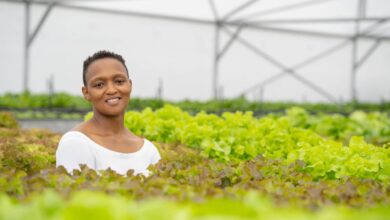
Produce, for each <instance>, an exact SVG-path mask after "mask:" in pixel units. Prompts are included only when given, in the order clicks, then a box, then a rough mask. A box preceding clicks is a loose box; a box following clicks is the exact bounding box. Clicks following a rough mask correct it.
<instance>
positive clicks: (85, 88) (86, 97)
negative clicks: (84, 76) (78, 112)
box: [81, 86, 91, 101]
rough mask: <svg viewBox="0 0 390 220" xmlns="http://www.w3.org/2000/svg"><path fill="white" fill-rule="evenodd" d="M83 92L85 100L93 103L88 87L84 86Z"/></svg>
mask: <svg viewBox="0 0 390 220" xmlns="http://www.w3.org/2000/svg"><path fill="white" fill-rule="evenodd" d="M81 91H82V92H83V96H84V99H86V100H87V101H91V97H90V95H89V92H88V89H87V87H85V86H83V87H82V88H81Z"/></svg>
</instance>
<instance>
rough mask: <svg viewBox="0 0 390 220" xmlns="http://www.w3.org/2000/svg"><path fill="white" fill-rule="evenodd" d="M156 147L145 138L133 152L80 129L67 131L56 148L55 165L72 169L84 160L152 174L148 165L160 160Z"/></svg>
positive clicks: (96, 165) (90, 164)
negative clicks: (106, 144)
mask: <svg viewBox="0 0 390 220" xmlns="http://www.w3.org/2000/svg"><path fill="white" fill-rule="evenodd" d="M160 158H161V157H160V154H159V152H158V150H157V148H156V147H155V146H154V145H153V143H151V142H150V141H148V140H147V139H144V144H143V145H142V147H141V148H140V149H139V150H138V151H136V152H133V153H121V152H117V151H113V150H110V149H108V148H106V147H103V146H101V145H99V144H97V143H96V142H94V141H93V140H92V139H90V138H89V137H88V136H86V135H85V134H83V133H81V132H79V131H69V132H67V133H65V134H64V135H63V136H62V138H61V140H60V143H59V144H58V148H57V152H56V161H57V162H56V166H57V167H58V166H61V165H62V166H64V167H65V168H66V170H67V171H68V172H69V173H71V172H73V169H77V170H80V167H79V164H85V165H87V166H88V167H89V168H91V169H94V170H97V171H98V170H106V169H107V168H109V167H110V168H111V169H112V170H114V171H116V172H117V173H119V174H122V175H126V173H127V171H128V170H129V169H133V170H134V175H136V174H138V173H141V174H143V175H145V176H148V175H149V174H150V171H149V170H147V168H148V166H149V165H151V164H155V163H157V162H158V161H159V160H160Z"/></svg>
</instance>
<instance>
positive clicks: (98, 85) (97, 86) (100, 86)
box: [93, 83, 104, 88]
mask: <svg viewBox="0 0 390 220" xmlns="http://www.w3.org/2000/svg"><path fill="white" fill-rule="evenodd" d="M103 85H104V84H103V83H96V84H95V85H94V86H93V87H95V88H102V87H103Z"/></svg>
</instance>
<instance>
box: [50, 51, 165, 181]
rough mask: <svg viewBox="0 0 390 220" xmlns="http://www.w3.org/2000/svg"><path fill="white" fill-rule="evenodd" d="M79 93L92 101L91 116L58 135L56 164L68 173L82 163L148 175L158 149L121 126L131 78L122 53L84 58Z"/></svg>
mask: <svg viewBox="0 0 390 220" xmlns="http://www.w3.org/2000/svg"><path fill="white" fill-rule="evenodd" d="M83 82H84V86H83V87H82V92H83V95H84V98H85V99H86V100H88V101H89V102H91V104H92V108H93V117H92V118H91V119H90V120H88V121H85V122H83V123H81V124H79V125H77V126H76V127H75V128H73V129H72V130H71V131H69V132H67V133H65V134H64V136H63V137H62V138H61V140H60V142H59V144H58V148H57V152H56V159H57V166H64V167H65V168H66V169H67V171H68V172H73V170H74V169H80V167H79V165H80V164H85V165H87V166H88V167H89V168H91V169H95V170H105V169H107V168H111V169H112V170H114V171H116V172H118V173H120V174H123V175H124V174H126V173H127V171H128V170H129V169H132V170H134V174H139V173H141V174H143V175H146V176H147V175H149V171H148V170H147V168H148V166H149V165H151V164H155V163H157V162H158V161H159V160H160V154H159V152H158V150H157V148H156V147H155V146H154V145H153V144H152V143H151V142H150V141H148V140H147V139H146V138H141V137H138V136H136V135H134V134H133V133H132V132H131V131H129V130H128V129H127V128H126V127H125V126H124V114H125V110H126V107H127V104H128V102H129V100H130V94H131V90H132V81H131V79H129V73H128V70H127V67H126V64H125V61H124V59H123V58H122V56H120V55H118V54H115V53H112V52H108V51H99V52H97V53H95V54H93V55H92V56H91V57H88V58H87V59H86V60H85V61H84V69H83Z"/></svg>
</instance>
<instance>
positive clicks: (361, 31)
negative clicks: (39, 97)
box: [0, 0, 390, 103]
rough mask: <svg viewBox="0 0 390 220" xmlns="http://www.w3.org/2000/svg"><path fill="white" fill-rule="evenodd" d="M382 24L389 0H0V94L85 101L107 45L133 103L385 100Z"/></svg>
mask: <svg viewBox="0 0 390 220" xmlns="http://www.w3.org/2000/svg"><path fill="white" fill-rule="evenodd" d="M389 19H390V1H386V0H375V1H374V0H337V1H336V0H311V1H310V0H276V1H275V0H214V1H212V0H211V1H209V0H129V1H124V0H122V1H121V0H111V1H104V0H94V1H93V0H66V1H65V0H0V30H1V35H0V51H1V53H0V94H5V93H9V92H12V93H21V92H23V91H30V92H31V93H48V92H54V93H56V92H66V93H69V94H72V95H81V86H82V77H81V76H82V63H83V61H84V60H85V59H86V58H87V57H88V56H89V55H91V54H93V53H94V52H96V51H98V50H102V49H105V50H111V51H114V52H116V53H119V54H121V55H123V57H124V58H125V59H126V62H127V65H128V68H129V71H130V75H131V78H132V79H133V84H134V89H133V96H134V97H140V98H162V99H164V100H173V101H180V100H185V99H190V100H202V101H204V100H210V99H233V98H237V97H245V98H246V99H248V100H251V101H293V102H325V103H340V102H350V101H354V100H355V101H360V102H374V103H378V102H384V101H388V100H389V99H390V87H389V86H388V84H389V82H390V62H389V60H390V44H389V42H390V23H389Z"/></svg>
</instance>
